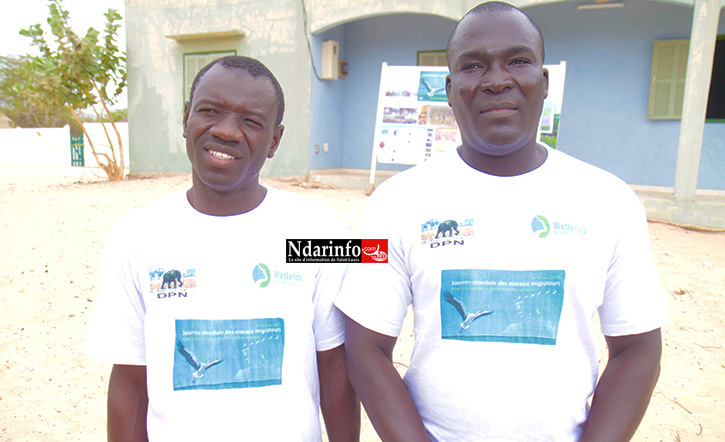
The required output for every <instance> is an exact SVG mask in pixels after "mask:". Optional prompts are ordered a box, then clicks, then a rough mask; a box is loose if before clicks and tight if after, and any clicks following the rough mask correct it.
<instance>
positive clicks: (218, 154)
mask: <svg viewBox="0 0 725 442" xmlns="http://www.w3.org/2000/svg"><path fill="white" fill-rule="evenodd" d="M206 151H207V152H209V154H210V155H211V156H213V157H214V158H219V159H220V160H236V158H235V157H233V156H231V155H228V154H225V153H224V152H219V151H216V150H210V149H206Z"/></svg>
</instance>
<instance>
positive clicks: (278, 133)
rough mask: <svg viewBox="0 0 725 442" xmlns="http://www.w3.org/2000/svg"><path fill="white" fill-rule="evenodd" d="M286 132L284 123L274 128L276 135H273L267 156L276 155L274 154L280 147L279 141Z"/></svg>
mask: <svg viewBox="0 0 725 442" xmlns="http://www.w3.org/2000/svg"><path fill="white" fill-rule="evenodd" d="M283 133H284V125H283V124H280V125H279V126H277V128H276V129H274V135H273V136H272V146H270V148H269V152H267V158H272V157H274V154H275V153H276V152H277V148H278V147H279V142H280V141H281V140H282V134H283Z"/></svg>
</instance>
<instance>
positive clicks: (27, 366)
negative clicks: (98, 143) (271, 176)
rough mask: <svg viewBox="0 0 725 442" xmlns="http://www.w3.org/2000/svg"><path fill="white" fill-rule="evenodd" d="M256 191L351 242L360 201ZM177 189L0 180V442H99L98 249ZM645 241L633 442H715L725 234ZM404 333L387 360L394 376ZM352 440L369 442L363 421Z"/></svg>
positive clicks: (723, 433)
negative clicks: (645, 318) (344, 229)
mask: <svg viewBox="0 0 725 442" xmlns="http://www.w3.org/2000/svg"><path fill="white" fill-rule="evenodd" d="M268 183H269V184H270V185H272V186H275V187H282V188H286V189H288V190H291V191H294V192H301V193H305V194H308V195H310V196H311V197H313V198H316V199H319V200H321V201H323V202H325V203H327V204H329V205H331V206H332V207H333V208H335V209H336V210H337V211H338V213H339V214H340V216H341V217H342V218H343V219H344V220H346V221H347V222H348V223H349V225H350V232H351V236H352V235H353V234H352V232H353V231H354V230H355V226H356V224H357V216H358V214H359V213H360V210H361V209H362V206H363V204H364V202H365V199H366V197H365V196H364V194H363V192H362V191H355V190H340V189H319V188H318V189H308V188H305V187H301V186H296V185H293V184H292V183H290V182H282V181H268ZM188 185H189V176H188V175H170V176H163V177H155V178H153V179H134V180H127V181H124V182H120V183H109V182H105V181H98V180H97V179H94V178H93V177H88V176H58V175H43V176H22V175H21V174H8V173H5V172H4V171H0V207H2V217H0V232H2V233H1V235H2V236H1V238H2V241H1V242H0V257H1V260H2V265H1V266H0V300H1V301H2V306H3V307H2V309H0V357H1V361H0V440H6V441H11V440H12V441H79V440H80V441H99V440H104V439H105V395H106V385H107V382H108V374H109V371H110V367H109V366H108V365H105V364H100V363H97V362H95V361H93V360H90V359H88V358H87V357H85V356H84V355H83V354H82V353H81V351H80V347H81V342H82V339H83V336H84V333H85V330H86V326H87V322H88V319H89V315H90V314H91V312H92V310H93V302H94V299H95V297H96V287H97V278H98V266H99V262H100V258H101V255H102V252H103V247H104V243H105V239H106V236H107V234H108V232H109V229H110V228H111V225H112V224H113V223H114V222H115V221H116V220H118V219H119V218H120V217H121V216H122V215H123V214H125V213H126V212H128V211H129V210H131V209H132V208H135V207H139V206H141V205H144V204H145V203H147V202H149V201H151V200H154V199H156V198H159V197H161V196H164V195H166V194H169V193H171V192H173V191H175V190H178V189H183V188H186V187H188ZM650 232H651V239H652V247H653V251H654V255H655V260H656V263H657V266H658V269H659V274H660V278H661V281H662V285H663V289H664V293H665V296H666V298H667V301H668V303H669V305H670V309H671V322H670V323H669V324H668V325H667V326H666V327H665V328H664V330H663V335H664V356H663V364H662V366H663V368H662V375H661V377H660V381H659V384H658V386H657V388H656V390H655V393H654V396H653V399H652V403H651V405H650V408H649V410H648V412H647V415H646V417H645V419H644V422H643V423H642V425H641V427H640V430H639V431H638V433H637V435H636V436H635V440H636V441H714V440H725V350H723V346H724V345H725V327H724V324H723V310H724V309H723V304H722V302H723V300H722V296H723V295H724V293H723V290H722V285H723V282H725V233H708V232H696V231H691V230H684V229H681V228H677V227H673V226H669V225H664V224H650ZM411 326H412V323H408V325H407V326H406V328H405V330H404V333H403V334H402V335H401V338H400V340H399V345H398V347H396V350H395V358H396V361H399V362H401V363H402V364H406V363H407V360H408V358H409V352H410V349H411V348H412V328H411ZM602 342H603V341H602ZM602 354H605V352H602ZM363 435H364V437H363V440H368V441H376V440H378V439H377V437H376V436H375V432H374V430H373V429H372V427H371V426H370V424H369V422H367V421H366V422H365V423H364V426H363Z"/></svg>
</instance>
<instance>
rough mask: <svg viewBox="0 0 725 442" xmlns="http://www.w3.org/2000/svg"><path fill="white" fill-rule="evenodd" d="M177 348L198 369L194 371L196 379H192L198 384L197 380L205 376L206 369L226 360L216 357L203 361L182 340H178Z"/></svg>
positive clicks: (193, 382)
mask: <svg viewBox="0 0 725 442" xmlns="http://www.w3.org/2000/svg"><path fill="white" fill-rule="evenodd" d="M176 349H177V350H179V353H181V355H182V356H183V357H184V358H186V360H187V361H188V362H189V364H191V366H192V367H194V369H196V372H194V373H193V376H194V379H193V380H192V381H191V383H192V384H196V381H198V380H199V379H201V378H203V377H204V373H206V370H207V369H209V367H212V366H214V365H217V364H219V363H221V362H222V361H223V360H224V359H216V360H213V361H209V362H201V360H199V358H197V357H196V355H195V354H194V353H192V352H191V350H189V349H188V348H186V347H184V344H182V343H181V341H176Z"/></svg>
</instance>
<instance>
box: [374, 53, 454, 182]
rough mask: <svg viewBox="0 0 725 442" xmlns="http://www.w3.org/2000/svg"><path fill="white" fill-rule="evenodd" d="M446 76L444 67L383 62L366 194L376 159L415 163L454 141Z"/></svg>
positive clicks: (375, 165) (442, 149)
mask: <svg viewBox="0 0 725 442" xmlns="http://www.w3.org/2000/svg"><path fill="white" fill-rule="evenodd" d="M446 75H448V68H446V67H437V66H389V65H388V64H387V63H383V65H382V68H381V70H380V90H379V93H378V107H377V113H376V117H375V136H374V138H373V140H374V141H373V153H372V160H371V164H370V187H369V189H368V195H369V194H370V193H372V191H373V190H374V188H375V171H376V169H377V165H378V163H385V164H408V165H415V164H420V163H422V162H424V161H426V160H428V159H430V158H431V157H433V156H435V155H438V154H440V153H441V152H445V151H447V150H450V149H454V148H456V147H457V146H458V145H459V144H460V138H461V136H460V133H459V131H458V126H457V125H456V120H455V118H454V117H453V110H452V109H451V108H450V107H449V106H448V101H447V98H446Z"/></svg>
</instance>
